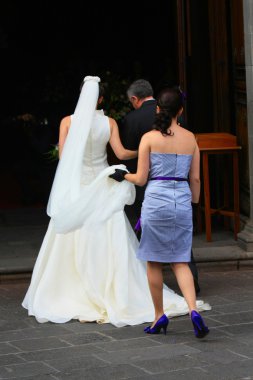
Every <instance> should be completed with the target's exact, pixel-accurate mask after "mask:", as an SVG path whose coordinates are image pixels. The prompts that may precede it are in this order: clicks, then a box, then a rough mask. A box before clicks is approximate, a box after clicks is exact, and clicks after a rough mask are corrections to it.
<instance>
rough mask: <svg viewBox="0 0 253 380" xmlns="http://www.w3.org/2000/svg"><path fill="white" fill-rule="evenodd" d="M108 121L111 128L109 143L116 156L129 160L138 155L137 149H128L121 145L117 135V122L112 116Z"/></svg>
mask: <svg viewBox="0 0 253 380" xmlns="http://www.w3.org/2000/svg"><path fill="white" fill-rule="evenodd" d="M109 122H110V129H111V137H110V140H109V143H110V145H111V147H112V150H113V151H114V153H115V155H116V157H117V158H118V159H119V160H131V159H132V158H136V157H137V155H138V151H137V150H129V149H125V148H124V147H123V145H122V142H121V140H120V136H119V128H118V124H117V123H116V121H115V120H114V119H112V118H109Z"/></svg>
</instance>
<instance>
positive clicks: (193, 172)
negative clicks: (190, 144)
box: [189, 142, 200, 203]
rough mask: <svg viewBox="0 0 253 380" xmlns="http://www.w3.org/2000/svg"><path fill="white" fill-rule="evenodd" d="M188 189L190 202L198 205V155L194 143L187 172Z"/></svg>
mask: <svg viewBox="0 0 253 380" xmlns="http://www.w3.org/2000/svg"><path fill="white" fill-rule="evenodd" d="M189 179H190V188H191V192H192V202H193V203H198V202H199V196H200V153H199V147H198V145H197V142H196V146H195V150H194V153H193V157H192V163H191V168H190V172H189Z"/></svg>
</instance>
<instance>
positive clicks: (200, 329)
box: [191, 310, 209, 338]
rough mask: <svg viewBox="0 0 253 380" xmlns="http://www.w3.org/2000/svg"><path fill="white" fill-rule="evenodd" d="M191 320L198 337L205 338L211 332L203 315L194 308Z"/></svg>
mask: <svg viewBox="0 0 253 380" xmlns="http://www.w3.org/2000/svg"><path fill="white" fill-rule="evenodd" d="M191 320H192V324H193V327H194V333H195V336H196V338H204V337H205V336H206V335H207V334H208V333H209V329H208V327H207V326H206V325H205V323H204V321H203V319H202V317H201V315H200V314H199V313H197V311H195V310H192V312H191Z"/></svg>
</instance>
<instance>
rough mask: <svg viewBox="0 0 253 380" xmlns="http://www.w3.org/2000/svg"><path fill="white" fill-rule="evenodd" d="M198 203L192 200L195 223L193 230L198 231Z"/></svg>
mask: <svg viewBox="0 0 253 380" xmlns="http://www.w3.org/2000/svg"><path fill="white" fill-rule="evenodd" d="M198 208H199V204H198V203H193V202H192V224H193V232H196V231H197V228H198Z"/></svg>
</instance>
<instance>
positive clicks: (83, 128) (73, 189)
mask: <svg viewBox="0 0 253 380" xmlns="http://www.w3.org/2000/svg"><path fill="white" fill-rule="evenodd" d="M99 82H100V78H99V77H92V76H87V77H85V78H84V84H83V87H82V91H81V94H80V97H79V100H78V102H77V106H76V109H75V112H74V117H73V119H72V121H71V128H70V129H69V132H68V135H67V138H66V141H65V144H64V148H63V151H62V155H61V159H60V160H59V163H58V167H57V170H56V174H55V177H54V182H53V186H52V189H51V193H50V197H49V201H48V205H47V214H48V215H49V216H51V217H53V216H55V215H57V214H58V213H59V212H60V211H62V210H64V208H68V206H69V205H70V204H71V203H72V202H74V201H75V200H76V199H78V197H79V196H80V191H81V165H82V159H83V154H84V149H85V145H86V142H87V138H88V136H89V132H90V128H91V124H92V120H93V116H94V112H95V110H96V106H97V101H98V94H99V87H98V83H99Z"/></svg>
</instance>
